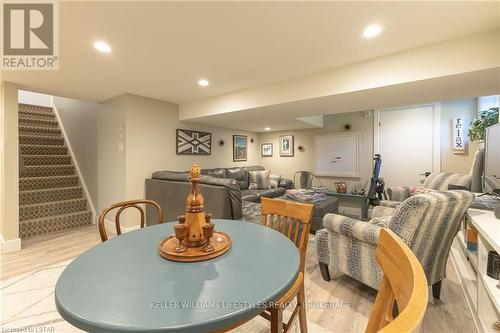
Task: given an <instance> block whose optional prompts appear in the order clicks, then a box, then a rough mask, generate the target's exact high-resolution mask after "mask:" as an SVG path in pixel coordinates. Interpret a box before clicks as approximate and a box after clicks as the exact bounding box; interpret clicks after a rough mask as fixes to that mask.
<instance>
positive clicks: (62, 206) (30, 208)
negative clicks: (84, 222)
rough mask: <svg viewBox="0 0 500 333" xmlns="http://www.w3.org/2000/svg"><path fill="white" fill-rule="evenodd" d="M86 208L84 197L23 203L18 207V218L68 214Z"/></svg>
mask: <svg viewBox="0 0 500 333" xmlns="http://www.w3.org/2000/svg"><path fill="white" fill-rule="evenodd" d="M86 210H87V200H86V199H73V200H64V201H55V202H47V203H40V204H34V205H25V206H21V207H19V220H20V221H25V220H32V219H39V218H42V217H48V216H54V215H62V214H70V213H75V212H81V211H86Z"/></svg>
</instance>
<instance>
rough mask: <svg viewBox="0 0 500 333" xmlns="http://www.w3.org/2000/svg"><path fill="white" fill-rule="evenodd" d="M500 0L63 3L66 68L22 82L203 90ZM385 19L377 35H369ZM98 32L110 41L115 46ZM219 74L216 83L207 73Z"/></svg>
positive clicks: (449, 21)
mask: <svg viewBox="0 0 500 333" xmlns="http://www.w3.org/2000/svg"><path fill="white" fill-rule="evenodd" d="M499 6H500V3H499V2H184V3H180V2H148V3H144V2H60V66H59V70H58V71H4V72H2V73H1V74H2V77H3V79H4V80H7V81H13V82H16V83H20V84H21V85H22V87H23V88H24V89H28V90H34V91H39V92H45V93H49V94H54V95H59V96H66V97H73V98H80V99H85V100H91V101H102V100H105V99H108V98H111V97H114V96H116V95H119V94H122V93H125V92H128V93H134V94H138V95H142V96H146V97H152V98H157V99H161V100H166V101H171V102H177V103H179V102H184V101H192V100H196V99H202V98H205V97H209V96H214V95H218V94H222V93H227V92H230V91H235V90H239V89H244V88H249V87H254V86H258V85H262V84H268V83H271V82H278V81H282V80H286V79H289V78H292V77H297V76H302V75H305V74H309V73H313V72H317V71H323V70H326V69H330V68H333V67H337V66H342V65H345V64H348V63H353V62H358V61H361V60H366V59H369V58H374V57H378V56H383V55H386V54H390V53H394V52H398V51H402V50H407V49H411V48H416V47H420V46H423V45H427V44H432V43H437V42H441V41H444V40H449V39H453V38H457V37H461V36H465V35H470V34H474V33H477V32H481V31H485V30H491V29H494V28H497V27H499V26H500V20H499V11H500V9H499ZM374 22H378V23H380V24H381V25H382V26H383V28H384V32H383V33H382V34H381V35H380V36H379V37H377V38H375V39H372V40H366V39H363V38H362V37H361V33H362V30H363V28H364V27H365V26H366V25H367V24H371V23H374ZM95 40H104V41H107V42H109V44H110V45H111V46H112V48H113V51H112V53H111V54H109V55H103V54H99V53H97V52H96V51H95V50H94V49H93V47H92V43H93V42H94V41H95ZM201 77H205V78H207V79H209V80H210V81H211V85H210V86H209V87H208V88H201V87H199V86H198V85H197V83H196V82H197V81H198V79H199V78H201Z"/></svg>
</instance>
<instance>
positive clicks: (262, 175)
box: [248, 170, 271, 190]
mask: <svg viewBox="0 0 500 333" xmlns="http://www.w3.org/2000/svg"><path fill="white" fill-rule="evenodd" d="M269 173H270V171H269V170H264V171H249V172H248V175H249V178H250V179H249V180H250V185H249V186H248V189H249V190H268V189H270V188H271V183H269Z"/></svg>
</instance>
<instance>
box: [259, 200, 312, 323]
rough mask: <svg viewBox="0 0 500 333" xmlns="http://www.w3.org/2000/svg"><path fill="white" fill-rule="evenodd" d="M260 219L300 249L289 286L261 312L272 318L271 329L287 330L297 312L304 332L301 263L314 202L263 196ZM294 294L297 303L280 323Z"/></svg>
mask: <svg viewBox="0 0 500 333" xmlns="http://www.w3.org/2000/svg"><path fill="white" fill-rule="evenodd" d="M261 205H262V207H261V210H262V211H261V215H262V216H261V223H262V224H263V225H265V226H267V227H270V228H273V229H274V230H276V231H278V232H281V233H282V234H284V235H285V236H286V237H288V238H289V239H290V240H291V241H292V242H293V243H294V244H295V245H296V246H297V248H298V249H299V253H300V272H299V275H298V277H297V279H296V280H295V283H294V284H293V285H292V287H291V288H290V289H289V290H288V291H287V292H286V293H285V295H283V296H282V297H281V298H280V299H279V300H278V301H277V302H275V303H274V304H273V306H272V307H270V308H268V309H266V311H264V312H263V313H262V314H261V316H262V317H264V318H266V319H268V320H269V321H270V322H271V332H272V333H281V332H288V330H289V329H290V327H291V324H292V323H293V320H294V318H295V317H296V316H297V314H298V316H299V324H300V332H301V333H306V332H307V321H306V309H305V306H304V303H305V294H304V266H305V258H306V250H307V240H308V238H309V230H310V229H311V218H312V213H313V208H314V206H313V205H311V204H301V203H296V202H292V201H288V200H276V199H269V198H262V201H261ZM295 297H297V305H296V307H295V309H294V310H293V313H292V315H291V317H290V319H289V320H288V322H287V323H283V310H284V309H285V308H286V307H287V305H288V304H290V303H291V302H292V301H293V299H294V298H295Z"/></svg>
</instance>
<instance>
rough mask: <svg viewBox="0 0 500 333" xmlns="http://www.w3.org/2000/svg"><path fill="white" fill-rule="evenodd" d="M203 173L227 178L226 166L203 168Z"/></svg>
mask: <svg viewBox="0 0 500 333" xmlns="http://www.w3.org/2000/svg"><path fill="white" fill-rule="evenodd" d="M201 174H202V175H207V176H212V177H216V178H226V169H224V168H213V169H202V170H201Z"/></svg>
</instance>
